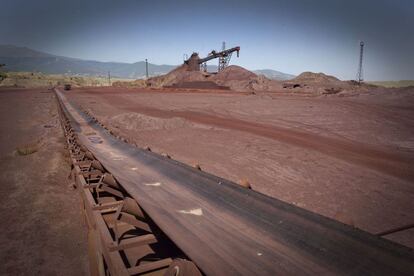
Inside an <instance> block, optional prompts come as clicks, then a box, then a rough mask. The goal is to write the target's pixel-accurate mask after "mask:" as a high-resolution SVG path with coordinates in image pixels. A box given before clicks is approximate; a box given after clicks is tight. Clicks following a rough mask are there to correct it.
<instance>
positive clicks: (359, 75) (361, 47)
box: [356, 41, 364, 83]
mask: <svg viewBox="0 0 414 276" xmlns="http://www.w3.org/2000/svg"><path fill="white" fill-rule="evenodd" d="M363 57H364V41H360V42H359V65H358V73H357V78H356V81H357V82H358V83H361V82H363V81H364V76H363V71H362V59H363Z"/></svg>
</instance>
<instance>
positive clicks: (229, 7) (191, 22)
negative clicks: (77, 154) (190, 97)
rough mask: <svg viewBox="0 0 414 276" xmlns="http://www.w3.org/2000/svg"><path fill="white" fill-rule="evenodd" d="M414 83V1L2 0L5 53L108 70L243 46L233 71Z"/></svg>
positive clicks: (176, 61)
mask: <svg viewBox="0 0 414 276" xmlns="http://www.w3.org/2000/svg"><path fill="white" fill-rule="evenodd" d="M360 40H364V41H365V45H366V47H365V50H366V51H365V60H364V75H365V78H366V79H368V80H391V79H394V80H398V79H414V1H413V0H388V1H385V0H367V1H358V0H348V1H346V0H343V1H340V0H314V1H311V0H302V1H294V0H290V1H287V0H286V1H278V0H274V1H270V0H269V1H259V0H256V1H243V0H238V1H224V0H223V1H207V0H203V1H197V0H194V1H189V0H188V1H178V0H176V1H174V0H171V1H158V0H151V1H144V0H142V1H139V0H111V1H110V0H70V1H62V0H26V1H24V0H0V44H15V45H19V46H27V47H29V48H33V49H36V50H41V51H45V52H48V53H52V54H57V55H63V56H70V57H77V58H82V59H93V60H100V61H123V62H136V61H141V60H143V59H145V58H148V59H149V61H150V62H152V63H156V64H180V63H181V62H182V59H183V54H184V53H187V54H191V53H192V52H193V51H197V52H199V53H200V55H201V56H205V55H206V54H207V53H208V52H210V51H211V50H212V49H219V48H220V47H221V43H222V41H226V43H227V46H229V47H231V46H237V45H238V46H240V47H241V52H240V58H239V59H237V58H235V57H234V58H233V59H232V64H238V65H241V66H244V67H246V68H248V69H251V70H253V69H264V68H270V69H275V70H279V71H282V72H286V73H292V74H299V73H301V72H303V71H314V72H324V73H328V74H333V75H335V76H337V77H339V78H341V79H353V78H355V76H356V71H357V66H358V55H359V41H360Z"/></svg>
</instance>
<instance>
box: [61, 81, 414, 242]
mask: <svg viewBox="0 0 414 276" xmlns="http://www.w3.org/2000/svg"><path fill="white" fill-rule="evenodd" d="M165 92H167V93H165ZM67 94H68V95H70V98H71V99H74V100H75V101H76V102H78V103H79V104H81V105H83V106H84V107H87V108H89V109H90V110H91V111H92V113H94V114H95V115H96V116H97V117H98V119H100V120H101V121H102V122H103V123H104V124H106V125H107V126H109V127H110V128H111V129H112V130H113V131H114V132H115V133H117V134H120V135H122V136H125V137H128V138H129V140H132V141H133V142H134V143H137V144H138V145H140V146H146V145H148V146H150V147H151V148H152V149H153V150H155V151H158V152H167V153H168V154H169V155H171V156H172V157H173V158H175V159H177V160H179V161H182V162H185V163H189V164H195V163H197V164H200V166H201V168H202V169H203V170H205V171H208V172H211V173H213V174H216V175H219V176H221V177H224V178H228V179H230V180H233V181H235V182H239V181H240V180H241V179H244V178H246V179H248V181H249V182H250V183H251V185H252V188H253V189H254V190H256V191H258V192H261V193H264V194H267V195H270V196H273V197H276V198H279V199H281V200H283V201H286V202H290V203H292V204H295V205H298V206H300V207H303V208H306V209H309V210H311V211H314V212H317V213H320V214H322V215H325V216H328V217H331V218H335V219H337V220H340V221H342V222H344V223H348V224H353V225H354V226H355V227H358V228H361V229H364V230H366V231H369V232H372V233H376V232H381V231H384V230H387V229H390V228H394V227H398V226H401V225H405V224H409V223H413V221H414V217H413V214H412V210H413V209H414V201H413V200H412V198H413V196H414V185H413V184H414V183H413V182H414V173H413V171H414V170H413V165H412V164H413V161H414V140H413V134H414V108H413V107H414V91H413V90H412V89H411V90H410V89H402V90H378V89H377V90H375V91H373V92H372V93H371V92H367V93H364V94H361V95H357V96H353V97H336V96H329V97H303V96H302V97H300V96H294V95H286V94H281V93H257V94H256V95H250V94H246V93H244V94H243V93H234V92H218V91H215V92H214V93H209V91H205V92H203V93H202V92H200V91H197V93H188V91H185V92H183V91H180V92H179V93H176V92H174V90H149V89H130V90H127V89H119V88H118V89H114V88H107V89H77V90H73V91H70V92H68V93H67ZM387 238H390V239H392V240H395V241H397V242H400V243H403V244H405V245H408V246H411V247H414V231H413V230H408V231H404V232H401V233H398V234H394V235H389V236H387Z"/></svg>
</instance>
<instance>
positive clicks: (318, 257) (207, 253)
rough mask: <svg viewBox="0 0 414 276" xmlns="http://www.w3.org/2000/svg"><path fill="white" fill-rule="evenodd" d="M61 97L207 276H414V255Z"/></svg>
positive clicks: (91, 141) (86, 138)
mask: <svg viewBox="0 0 414 276" xmlns="http://www.w3.org/2000/svg"><path fill="white" fill-rule="evenodd" d="M56 93H57V96H58V98H59V100H60V101H61V102H62V103H63V106H64V112H65V113H66V115H67V116H68V118H70V120H71V122H72V125H73V127H74V128H75V130H76V132H77V134H78V138H79V140H80V141H81V143H83V145H84V146H86V147H87V148H88V149H89V150H90V151H91V152H92V153H93V154H94V155H95V157H96V158H97V159H98V160H99V161H100V162H101V163H102V164H103V166H104V167H105V168H106V169H107V170H108V171H110V172H111V173H112V174H113V175H114V176H115V177H116V178H117V180H118V181H119V183H120V184H121V185H122V186H123V188H124V189H125V190H126V191H127V192H128V193H129V194H130V195H131V196H132V197H134V198H135V199H136V200H137V201H138V202H139V203H140V205H141V206H142V208H143V209H144V210H145V212H146V213H147V214H148V215H149V216H150V217H151V219H152V220H153V221H154V222H155V223H156V224H157V225H158V226H159V227H160V228H161V229H162V230H163V231H164V233H165V234H167V235H168V236H169V238H171V240H173V242H174V243H175V244H176V245H177V246H178V247H180V248H181V250H182V251H183V252H185V253H186V254H187V255H188V256H189V257H190V258H191V259H192V260H193V261H194V263H196V264H197V266H198V267H199V268H200V269H201V270H202V271H203V272H204V273H205V274H206V275H315V274H319V275H331V274H336V275H338V274H344V275H414V251H413V250H412V249H409V248H407V247H404V246H402V245H399V244H396V243H393V242H391V241H388V240H385V239H383V238H380V237H377V236H374V235H372V234H369V233H367V232H364V231H361V230H358V229H356V228H353V227H351V226H347V225H344V224H342V223H339V222H336V221H334V220H331V219H328V218H326V217H323V216H320V215H318V214H315V213H312V212H309V211H307V210H304V209H301V208H298V207H296V206H293V205H290V204H287V203H284V202H282V201H280V200H277V199H274V198H270V197H267V196H265V195H262V194H260V193H257V192H254V191H252V190H249V189H245V188H243V187H240V186H239V185H237V184H234V183H232V182H230V181H227V180H224V179H221V178H218V177H216V176H213V175H210V174H207V173H205V172H201V171H199V170H197V169H194V168H192V167H190V166H187V165H184V164H182V163H179V162H177V161H174V160H171V159H169V158H167V157H164V156H161V155H158V154H155V153H152V152H150V151H147V150H144V149H139V148H136V147H134V146H132V145H129V144H127V143H125V142H122V141H121V140H119V139H117V138H115V137H113V136H112V135H110V134H109V133H108V132H107V131H106V130H105V129H104V128H102V127H101V126H99V125H98V124H96V123H94V122H93V121H92V120H91V119H90V118H89V117H88V116H87V115H86V114H84V113H83V112H81V111H80V109H79V108H77V107H76V106H75V105H74V104H71V103H70V102H69V101H68V100H67V99H66V97H65V96H64V93H62V92H59V91H56ZM68 93H70V92H68Z"/></svg>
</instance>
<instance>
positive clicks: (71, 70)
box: [0, 45, 295, 80]
mask: <svg viewBox="0 0 414 276" xmlns="http://www.w3.org/2000/svg"><path fill="white" fill-rule="evenodd" d="M1 63H4V64H6V67H5V69H6V70H7V71H14V72H41V73H44V74H69V75H82V76H107V74H108V71H110V72H111V76H113V77H119V78H130V79H139V78H144V77H145V62H144V61H139V62H135V63H123V62H100V61H93V60H82V59H77V58H69V57H63V56H57V55H51V54H48V53H43V52H40V51H35V50H32V49H29V48H26V47H17V46H13V45H0V64H1ZM176 67H177V66H176V65H156V64H152V63H149V64H148V71H149V75H150V76H157V75H163V74H166V73H168V72H170V71H171V70H173V69H174V68H176ZM208 70H209V71H210V72H214V71H217V66H216V65H209V66H208ZM255 73H256V74H262V75H265V76H266V77H268V78H271V79H276V80H287V79H291V78H293V77H295V76H292V75H289V74H284V73H282V72H278V71H275V70H270V69H266V70H258V71H255Z"/></svg>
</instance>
